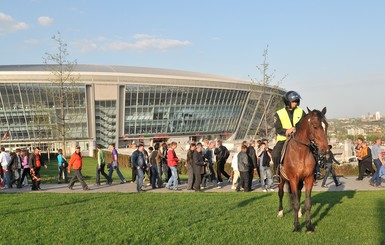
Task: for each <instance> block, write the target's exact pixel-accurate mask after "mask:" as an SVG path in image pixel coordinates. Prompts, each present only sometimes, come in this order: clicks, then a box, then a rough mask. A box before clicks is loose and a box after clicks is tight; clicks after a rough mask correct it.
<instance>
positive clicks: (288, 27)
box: [0, 0, 385, 118]
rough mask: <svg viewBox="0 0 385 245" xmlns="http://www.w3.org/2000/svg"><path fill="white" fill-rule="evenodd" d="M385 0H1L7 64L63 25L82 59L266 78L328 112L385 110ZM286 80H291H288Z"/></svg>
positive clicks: (50, 44)
mask: <svg viewBox="0 0 385 245" xmlns="http://www.w3.org/2000/svg"><path fill="white" fill-rule="evenodd" d="M384 9H385V1H376V0H372V1H356V0H339V1H335V0H323V1H321V0H315V1H305V0H303V1H299V0H298V1H297V0H293V1H283V0H282V1H279V0H276V1H266V0H265V1H262V0H242V1H233V0H221V1H219V0H210V1H203V0H196V1H180V0H163V1H158V0H152V1H149V0H114V1H101V0H55V1H52V0H0V45H1V48H0V65H14V64H41V63H43V60H44V59H43V58H44V57H45V53H55V52H56V50H55V48H56V47H57V46H56V44H55V42H54V41H53V40H52V39H51V37H52V36H53V35H54V34H56V33H57V32H60V33H61V38H62V39H63V41H64V42H65V43H67V44H68V52H69V57H68V58H69V60H76V61H77V63H78V64H107V65H124V66H144V67H157V68H167V69H177V70H187V71H194V72H202V73H211V74H217V75H222V76H228V77H233V78H239V79H242V80H251V79H253V80H255V81H260V80H261V79H262V76H261V74H260V72H259V70H258V69H257V66H259V67H260V66H261V64H262V63H263V56H262V55H263V53H264V51H265V50H266V49H267V50H268V56H267V60H268V63H269V73H274V74H275V76H274V79H273V80H272V83H271V84H272V85H276V84H279V86H281V87H282V88H283V89H285V90H295V91H297V92H298V93H299V94H300V95H301V96H302V101H301V107H303V108H306V107H309V108H310V109H319V110H321V109H322V108H323V107H325V106H326V107H327V110H328V112H327V117H328V118H342V117H360V116H361V115H367V114H368V113H371V114H374V113H375V112H376V111H379V112H381V114H385V103H384V99H383V96H384V94H385V58H384V57H385V15H384V14H383V10H384ZM282 78H284V79H283V80H282Z"/></svg>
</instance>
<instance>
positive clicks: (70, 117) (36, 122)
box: [0, 83, 88, 142]
mask: <svg viewBox="0 0 385 245" xmlns="http://www.w3.org/2000/svg"><path fill="white" fill-rule="evenodd" d="M65 90H66V91H67V92H68V93H67V94H68V95H67V96H66V99H65V101H66V106H65V123H66V129H67V131H66V138H87V137H88V133H87V132H88V131H87V117H86V100H85V86H84V85H81V84H76V85H71V87H69V86H66V87H65ZM58 91H59V89H58V87H57V85H55V84H47V83H12V84H0V133H1V134H2V135H3V134H5V132H9V133H8V137H6V138H5V137H4V139H3V140H6V141H19V142H22V141H32V142H40V141H44V142H46V141H53V140H58V139H59V138H60V136H59V135H60V130H59V128H60V127H59V124H60V122H61V120H60V119H59V118H60V117H61V111H60V106H59V102H58Z"/></svg>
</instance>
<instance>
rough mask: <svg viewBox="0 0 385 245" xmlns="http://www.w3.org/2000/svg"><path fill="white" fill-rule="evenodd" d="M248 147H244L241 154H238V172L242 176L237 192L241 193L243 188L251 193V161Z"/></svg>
mask: <svg viewBox="0 0 385 245" xmlns="http://www.w3.org/2000/svg"><path fill="white" fill-rule="evenodd" d="M246 151H247V146H246V145H242V148H241V152H239V153H238V170H239V174H240V179H239V182H238V186H237V189H236V191H237V192H239V191H240V190H241V188H243V189H244V191H245V192H249V191H250V189H249V185H248V183H249V176H250V175H249V168H250V167H249V159H248V156H247V153H246Z"/></svg>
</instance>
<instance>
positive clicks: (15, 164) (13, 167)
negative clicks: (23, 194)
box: [8, 149, 22, 187]
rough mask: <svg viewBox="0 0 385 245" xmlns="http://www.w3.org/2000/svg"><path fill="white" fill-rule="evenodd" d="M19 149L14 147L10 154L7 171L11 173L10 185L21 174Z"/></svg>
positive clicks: (15, 181)
mask: <svg viewBox="0 0 385 245" xmlns="http://www.w3.org/2000/svg"><path fill="white" fill-rule="evenodd" d="M20 153H21V150H20V149H16V150H15V153H13V154H12V155H11V161H10V162H9V164H8V173H10V174H11V187H12V185H13V184H15V183H17V181H18V179H19V178H20V176H21V162H22V159H21V156H20Z"/></svg>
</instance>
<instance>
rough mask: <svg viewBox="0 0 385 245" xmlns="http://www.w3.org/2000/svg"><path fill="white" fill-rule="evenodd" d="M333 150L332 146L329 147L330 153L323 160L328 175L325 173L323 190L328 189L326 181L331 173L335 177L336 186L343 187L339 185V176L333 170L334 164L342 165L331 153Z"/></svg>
mask: <svg viewBox="0 0 385 245" xmlns="http://www.w3.org/2000/svg"><path fill="white" fill-rule="evenodd" d="M331 149H332V145H329V152H328V154H327V156H326V157H325V158H324V159H323V162H324V167H325V168H326V173H325V176H324V179H323V180H322V185H321V187H323V188H327V187H328V186H327V185H326V180H327V178H328V177H329V174H330V173H331V174H332V176H333V180H334V183H335V184H336V186H340V185H341V183H339V182H338V180H337V176H336V173H335V172H334V169H333V168H332V164H333V162H335V163H337V164H338V165H340V163H339V162H338V161H337V160H336V159H335V158H334V154H333V152H332V151H331Z"/></svg>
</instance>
